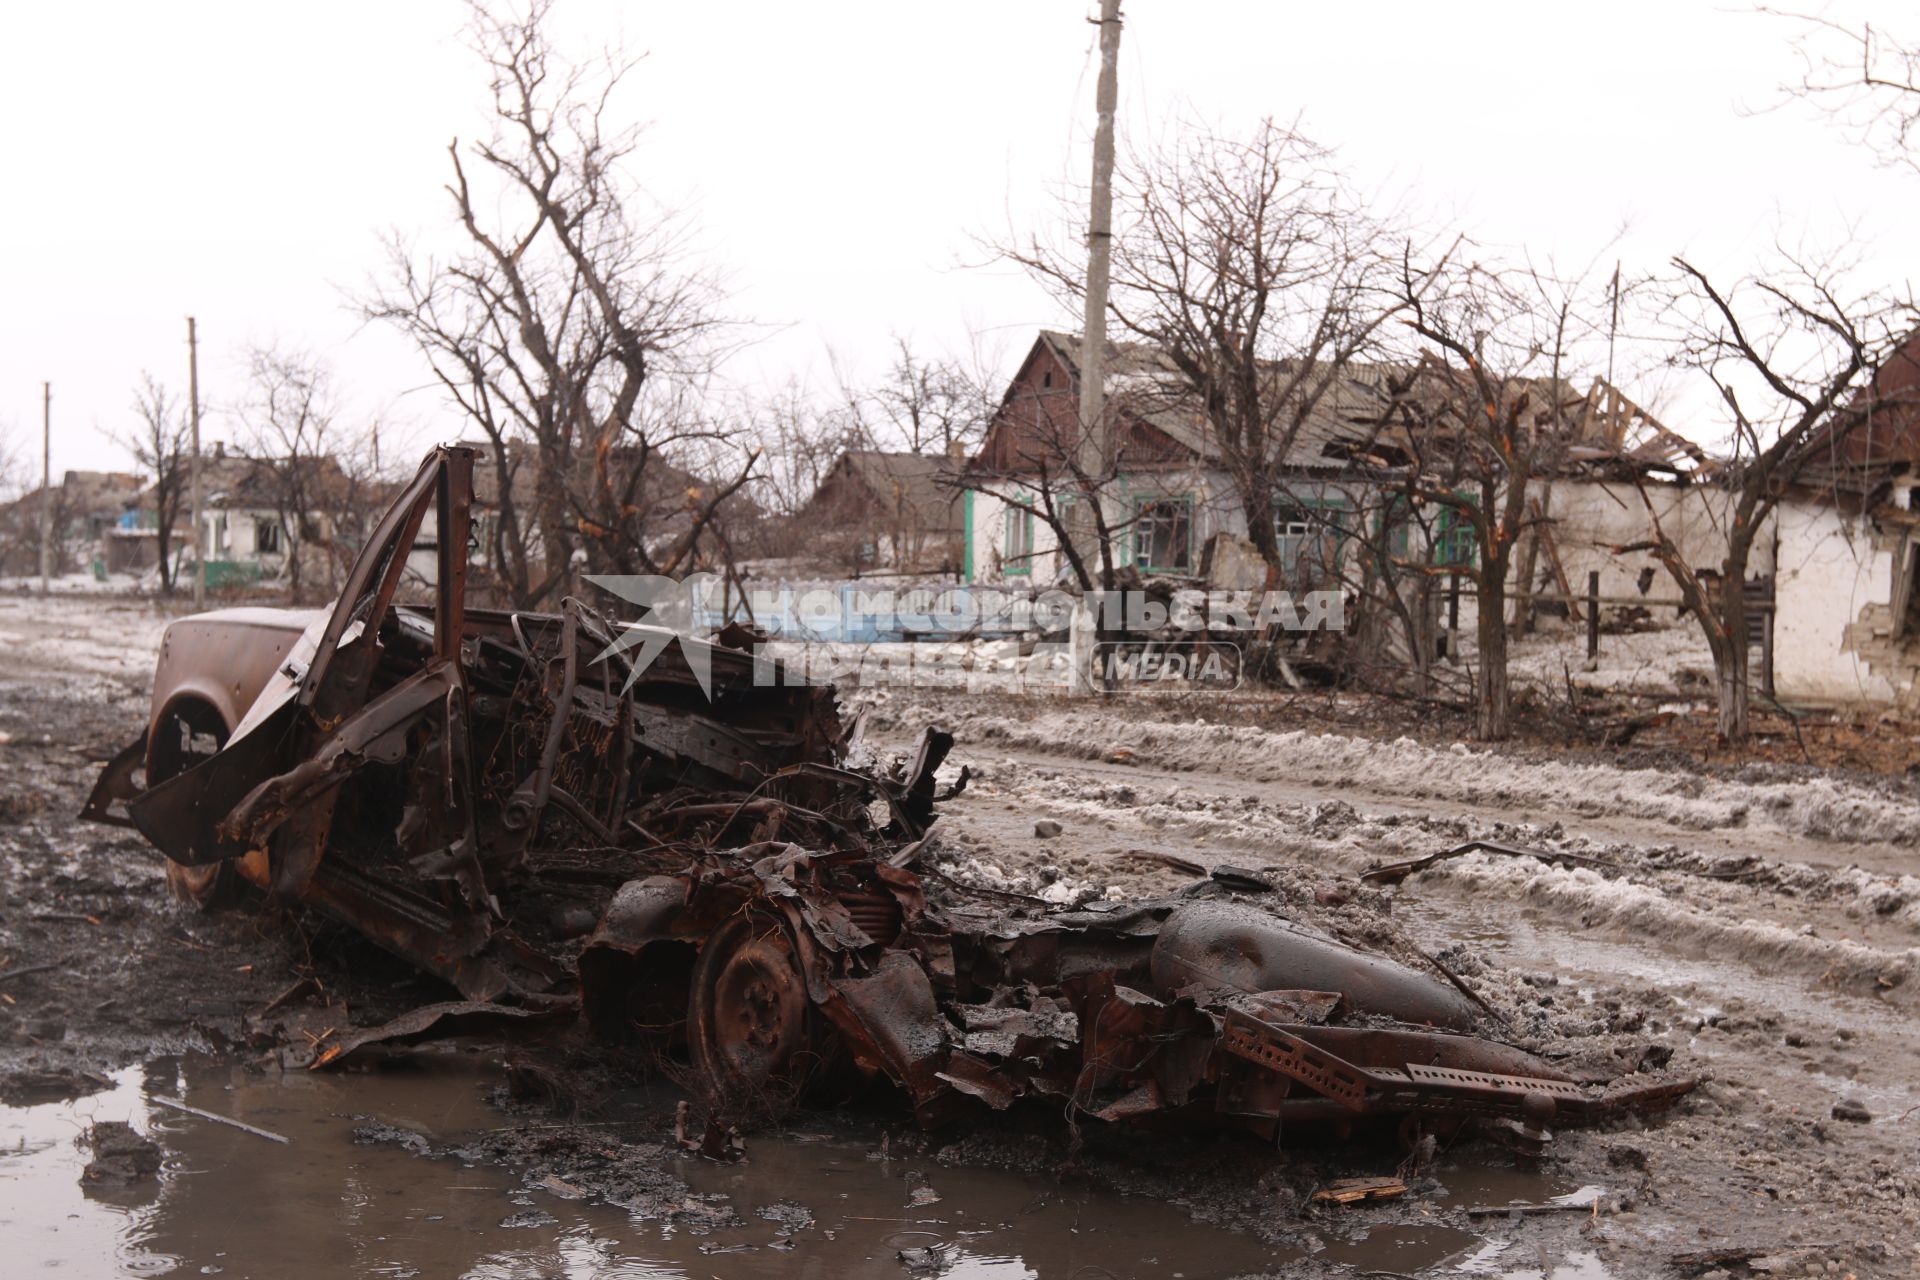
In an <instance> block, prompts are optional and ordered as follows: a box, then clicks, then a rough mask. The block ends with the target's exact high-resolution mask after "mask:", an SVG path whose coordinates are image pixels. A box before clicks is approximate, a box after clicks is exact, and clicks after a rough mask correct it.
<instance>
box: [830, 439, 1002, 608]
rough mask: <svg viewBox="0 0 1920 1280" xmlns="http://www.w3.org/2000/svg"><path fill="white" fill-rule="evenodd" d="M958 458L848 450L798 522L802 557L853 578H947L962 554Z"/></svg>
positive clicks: (962, 509) (963, 524)
mask: <svg viewBox="0 0 1920 1280" xmlns="http://www.w3.org/2000/svg"><path fill="white" fill-rule="evenodd" d="M961 466H962V459H961V458H960V457H953V456H947V455H944V454H925V453H891V452H885V451H882V450H879V449H849V450H847V451H846V452H844V453H842V454H841V455H840V457H839V458H838V459H836V460H835V461H834V463H833V465H832V466H831V467H829V468H828V470H827V474H826V475H825V476H824V477H823V478H822V479H821V481H820V485H819V487H818V488H817V489H815V490H814V492H813V496H812V497H811V498H809V499H808V501H807V504H806V506H805V508H803V509H802V511H801V513H800V517H799V520H798V522H797V523H798V528H799V533H800V535H801V537H802V538H803V539H804V540H805V542H806V546H805V548H804V550H805V553H806V554H807V555H808V556H809V557H811V558H817V559H822V560H826V561H828V562H830V563H831V564H832V566H833V567H834V568H835V569H836V570H837V571H839V572H844V573H848V574H851V575H853V576H855V577H859V576H862V575H864V574H872V573H890V574H908V575H919V576H939V577H952V576H955V575H957V574H958V573H959V572H960V568H961V563H962V561H963V560H964V558H965V555H966V537H967V530H966V521H965V514H964V512H965V505H964V502H965V500H964V498H963V497H962V495H961V493H960V489H959V486H958V485H957V484H956V483H955V481H956V480H957V478H958V476H959V473H960V470H961Z"/></svg>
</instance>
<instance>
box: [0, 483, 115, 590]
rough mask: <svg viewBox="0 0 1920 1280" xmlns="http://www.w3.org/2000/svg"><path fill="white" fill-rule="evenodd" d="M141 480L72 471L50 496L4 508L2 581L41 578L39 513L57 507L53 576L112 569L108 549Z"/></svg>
mask: <svg viewBox="0 0 1920 1280" xmlns="http://www.w3.org/2000/svg"><path fill="white" fill-rule="evenodd" d="M140 486H141V479H140V477H139V476H137V475H129V474H127V473H126V472H121V471H68V472H65V473H64V474H62V476H61V477H60V483H59V484H57V485H55V486H54V487H53V488H52V490H51V491H49V490H46V489H34V490H33V491H31V492H30V493H27V494H25V495H23V496H22V497H19V498H17V499H15V500H14V501H12V502H9V503H7V504H6V505H5V506H3V507H0V576H6V577H21V576H29V575H32V574H37V573H39V572H40V510H41V504H42V503H50V504H51V506H52V512H51V520H52V526H53V566H52V568H53V572H54V573H56V574H63V573H72V572H75V571H78V570H85V569H88V568H89V567H92V568H94V569H95V571H96V572H97V571H99V570H100V569H101V568H102V567H104V568H106V569H111V568H113V567H114V566H113V564H112V561H111V560H110V559H106V558H105V557H104V553H103V548H104V547H105V546H106V545H108V539H109V536H110V535H111V534H112V532H113V531H114V529H115V528H116V527H117V526H118V525H119V523H120V521H121V518H122V513H123V508H124V506H125V503H126V502H127V500H128V499H129V498H131V497H132V496H133V495H134V494H136V493H138V492H139V491H140Z"/></svg>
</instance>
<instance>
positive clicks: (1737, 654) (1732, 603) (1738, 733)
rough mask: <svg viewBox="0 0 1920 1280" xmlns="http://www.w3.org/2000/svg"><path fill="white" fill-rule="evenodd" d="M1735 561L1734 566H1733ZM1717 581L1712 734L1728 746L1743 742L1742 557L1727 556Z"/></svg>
mask: <svg viewBox="0 0 1920 1280" xmlns="http://www.w3.org/2000/svg"><path fill="white" fill-rule="evenodd" d="M1736 561H1737V563H1736ZM1726 564H1727V573H1726V576H1725V577H1723V578H1722V579H1721V580H1720V618H1721V625H1722V626H1723V627H1725V628H1726V638H1725V642H1724V643H1723V644H1722V645H1721V647H1720V650H1719V652H1717V653H1715V654H1714V655H1713V656H1714V664H1713V666H1714V677H1715V684H1716V685H1717V686H1718V693H1719V701H1720V714H1719V720H1718V723H1717V724H1716V726H1715V728H1716V731H1717V732H1718V733H1719V735H1720V737H1721V738H1722V739H1724V740H1725V741H1727V742H1729V743H1737V742H1744V741H1746V738H1747V728H1748V722H1747V667H1748V662H1747V657H1748V648H1747V591H1746V579H1747V566H1746V557H1744V556H1738V557H1736V556H1729V557H1728V558H1727V562H1726Z"/></svg>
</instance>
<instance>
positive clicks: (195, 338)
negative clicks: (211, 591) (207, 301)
mask: <svg viewBox="0 0 1920 1280" xmlns="http://www.w3.org/2000/svg"><path fill="white" fill-rule="evenodd" d="M187 404H188V414H189V416H190V417H191V418H192V421H193V461H192V463H191V464H190V465H189V466H188V467H187V491H188V494H189V495H190V501H189V505H190V506H191V507H192V508H193V607H194V608H196V609H204V608H206V605H207V558H206V556H205V554H203V553H202V552H201V550H200V538H201V530H200V334H199V331H198V330H197V329H196V328H195V327H194V323H193V317H192V316H188V317H187Z"/></svg>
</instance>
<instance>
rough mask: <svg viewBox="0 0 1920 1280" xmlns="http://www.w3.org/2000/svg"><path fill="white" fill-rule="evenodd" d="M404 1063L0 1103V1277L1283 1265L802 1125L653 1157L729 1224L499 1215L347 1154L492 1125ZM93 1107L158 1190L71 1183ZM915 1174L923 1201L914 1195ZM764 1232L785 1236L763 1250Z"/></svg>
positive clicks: (1009, 1178) (480, 1095)
mask: <svg viewBox="0 0 1920 1280" xmlns="http://www.w3.org/2000/svg"><path fill="white" fill-rule="evenodd" d="M420 1058H421V1060H422V1061H423V1062H424V1063H427V1064H430V1065H429V1066H428V1067H427V1068H426V1069H423V1070H419V1071H412V1072H394V1073H383V1074H379V1075H342V1076H333V1075H308V1074H302V1073H296V1074H288V1075H285V1076H281V1075H267V1076H258V1075H251V1074H249V1073H247V1072H245V1071H243V1070H240V1069H238V1068H231V1067H227V1066H223V1065H218V1064H213V1063H209V1062H206V1061H203V1060H197V1059H187V1060H184V1061H179V1062H176V1061H171V1060H160V1061H156V1062H153V1063H149V1064H147V1065H146V1066H145V1067H137V1068H129V1069H128V1070H125V1071H122V1072H120V1073H118V1074H117V1075H116V1076H115V1078H114V1079H115V1086H114V1088H113V1089H112V1090H111V1091H108V1092H105V1093H100V1094H95V1095H94V1096H92V1097H90V1098H83V1099H80V1100H78V1101H75V1102H69V1103H59V1104H50V1105H46V1106H36V1107H23V1108H0V1182H3V1183H4V1184H5V1192H4V1195H0V1239H4V1240H5V1241H6V1242H7V1243H6V1265H5V1268H4V1270H5V1271H6V1272H7V1273H8V1274H29V1273H38V1274H69V1275H84V1276H108V1275H120V1276H157V1275H170V1276H193V1275H202V1274H204V1275H224V1276H228V1277H261V1278H262V1280H267V1278H269V1277H271V1278H272V1280H306V1278H307V1277H314V1278H315V1280H318V1278H319V1277H329V1278H331V1277H339V1276H368V1277H388V1278H391V1280H406V1278H407V1277H427V1276H432V1277H441V1276H461V1277H471V1278H472V1280H533V1278H535V1277H539V1278H540V1280H547V1278H549V1277H567V1278H568V1280H613V1278H616V1277H618V1278H623V1280H624V1278H632V1280H640V1278H645V1280H693V1278H695V1277H698V1278H700V1280H706V1278H707V1277H726V1280H735V1278H736V1277H738V1278H742V1280H747V1278H752V1277H762V1276H764V1277H774V1276H780V1277H785V1276H790V1275H794V1274H797V1273H798V1274H807V1275H814V1276H832V1277H834V1278H835V1280H842V1278H843V1277H844V1278H845V1280H855V1278H858V1277H876V1278H877V1277H885V1278H886V1280H899V1278H900V1277H902V1276H905V1275H908V1274H909V1273H908V1272H907V1270H906V1269H905V1267H903V1265H902V1263H901V1261H900V1258H899V1252H900V1251H901V1250H903V1249H928V1248H931V1249H933V1250H934V1253H933V1254H932V1255H931V1256H932V1257H933V1258H934V1259H935V1260H937V1264H938V1274H940V1275H942V1276H945V1277H950V1278H952V1280H1073V1278H1075V1277H1079V1278H1080V1280H1086V1278H1087V1277H1116V1278H1126V1277H1133V1276H1141V1277H1148V1276H1151V1277H1156V1278H1158V1277H1169V1276H1181V1277H1183V1278H1184V1280H1208V1278H1210V1277H1225V1276H1232V1275H1238V1274H1244V1273H1248V1272H1261V1271H1271V1270H1275V1269H1277V1268H1280V1267H1282V1266H1284V1265H1285V1264H1286V1263H1287V1262H1289V1261H1291V1260H1294V1259H1297V1258H1299V1257H1301V1256H1302V1254H1301V1252H1300V1251H1297V1250H1287V1249H1276V1248H1273V1247H1270V1246H1267V1245H1264V1244H1262V1243H1261V1242H1259V1241H1258V1240H1255V1239H1253V1238H1252V1237H1249V1236H1246V1235H1242V1234H1239V1233H1236V1232H1231V1231H1226V1230H1222V1229H1219V1228H1214V1227H1207V1226H1202V1225H1198V1224H1195V1223H1194V1222H1192V1221H1191V1220H1190V1219H1189V1218H1188V1217H1187V1216H1186V1214H1185V1213H1184V1212H1183V1211H1182V1210H1180V1209H1178V1208H1175V1207H1173V1206H1170V1205H1166V1204H1162V1203H1158V1202H1154V1201H1149V1200H1143V1199H1139V1198H1134V1197H1124V1196H1121V1195H1119V1194H1117V1193H1111V1192H1102V1191H1095V1190H1089V1189H1085V1188H1079V1187H1068V1186H1063V1185H1061V1184H1060V1183H1058V1182H1056V1181H1055V1180H1053V1179H1051V1178H1046V1177H1039V1176H1027V1175H1021V1174H1012V1173H1001V1172H995V1171H990V1170H975V1169H948V1168H944V1167H940V1166H938V1165H935V1164H934V1163H933V1162H932V1161H930V1160H901V1159H892V1160H869V1159H868V1158H867V1154H868V1150H869V1148H868V1147H867V1146H866V1145H865V1144H858V1143H852V1142H848V1141H846V1140H844V1139H821V1140H806V1138H805V1137H804V1136H789V1137H776V1136H771V1135H766V1136H760V1137H757V1138H756V1139H755V1140H754V1142H753V1143H752V1145H751V1147H750V1150H749V1156H750V1158H749V1160H748V1161H747V1162H745V1163H743V1164H740V1165H733V1166H721V1165H713V1164H708V1163H705V1162H702V1161H699V1160H695V1159H684V1160H677V1161H676V1164H675V1169H674V1172H675V1173H677V1174H679V1175H680V1176H682V1177H684V1178H686V1180H687V1181H688V1182H689V1183H690V1184H691V1185H692V1186H693V1187H694V1189H695V1191H696V1192H697V1193H716V1194H723V1195H726V1196H728V1197H730V1199H731V1203H732V1205H733V1207H734V1208H735V1210H736V1211H737V1212H738V1214H739V1215H740V1217H741V1218H743V1219H745V1221H746V1223H747V1225H745V1226H742V1227H737V1228H719V1229H715V1230H713V1231H711V1232H708V1233H695V1232H693V1231H689V1230H686V1229H682V1228H677V1227H674V1226H670V1225H663V1224H660V1223H654V1222H639V1221H635V1220H634V1219H632V1218H631V1217H629V1216H628V1215H627V1214H626V1213H624V1212H622V1211H620V1210H617V1209H613V1208H610V1207H606V1206H595V1205H591V1204H584V1203H579V1202H573V1201H566V1200H561V1199H558V1198H556V1197H553V1196H548V1195H544V1194H540V1195H535V1196H534V1197H532V1198H533V1199H534V1201H535V1206H534V1207H535V1208H536V1209H537V1210H541V1211H544V1213H545V1214H546V1215H549V1216H550V1217H551V1219H552V1220H551V1221H547V1220H545V1219H544V1218H542V1219H541V1220H540V1225H536V1226H523V1227H510V1226H504V1225H502V1223H503V1220H505V1219H509V1218H511V1217H512V1216H514V1215H516V1214H520V1215H525V1214H527V1213H529V1212H531V1210H529V1209H527V1207H526V1206H524V1205H518V1204H515V1203H514V1202H513V1200H512V1199H510V1196H511V1195H512V1194H513V1193H514V1191H515V1189H516V1188H517V1186H518V1183H517V1181H516V1180H515V1179H514V1178H513V1177H512V1176H511V1175H510V1174H509V1173H508V1172H507V1171H504V1170H499V1169H491V1168H464V1167H462V1166H460V1165H458V1164H457V1163H454V1162H451V1161H435V1160H424V1159H421V1158H419V1157H417V1156H413V1155H410V1154H408V1153H407V1152H405V1151H403V1150H401V1149H399V1148H397V1147H393V1146H385V1145H380V1146H358V1145H355V1144H354V1142H353V1139H352V1130H353V1127H354V1125H355V1124H356V1123H357V1121H356V1118H355V1117H356V1116H373V1117H376V1118H378V1119H380V1120H383V1121H385V1122H387V1123H389V1124H393V1125H396V1126H399V1127H402V1128H408V1129H414V1130H417V1131H419V1132H422V1133H425V1134H427V1135H429V1136H430V1137H432V1138H433V1139H434V1140H435V1141H436V1142H449V1141H452V1140H455V1139H457V1138H459V1137H460V1136H462V1135H464V1134H468V1133H472V1132H474V1131H475V1130H478V1129H484V1128H490V1127H495V1126H497V1125H498V1124H499V1123H500V1121H501V1117H500V1116H499V1114H498V1113H497V1112H495V1111H493V1110H492V1109H491V1108H489V1107H488V1106H487V1105H486V1103H485V1101H484V1098H485V1095H486V1093H487V1092H488V1091H489V1090H491V1089H492V1088H493V1087H494V1085H495V1084H496V1083H497V1082H498V1079H497V1076H496V1075H495V1074H494V1073H493V1071H492V1069H491V1068H490V1067H487V1066H485V1065H483V1064H482V1063H480V1062H479V1061H478V1060H476V1059H475V1058H473V1057H471V1056H466V1055H459V1054H425V1055H420ZM154 1094H163V1095H172V1096H178V1097H184V1098H185V1099H186V1100H187V1101H188V1102H189V1103H191V1104H192V1105H194V1106H196V1107H200V1108H203V1109H205V1110H207V1111H212V1112H217V1113H219V1114H221V1115H224V1116H229V1117H232V1118H234V1119H237V1120H243V1121H245V1122H246V1123H248V1124H251V1125H254V1126H257V1127H259V1128H262V1129H267V1130H270V1131H272V1132H275V1133H279V1134H282V1135H284V1136H286V1137H287V1138H288V1139H290V1141H289V1142H288V1143H287V1144H286V1145H284V1146H282V1145H278V1144H275V1143H271V1142H268V1141H266V1140H264V1139H262V1138H259V1137H257V1136H254V1135H252V1134H248V1133H244V1132H241V1131H239V1130H236V1129H232V1128H229V1127H227V1126H225V1125H221V1124H216V1123H213V1122H211V1121H208V1120H204V1119H201V1118H199V1117H196V1116H191V1115H183V1114H180V1113H178V1112H174V1111H170V1110H167V1109H165V1108H162V1107H160V1106H158V1105H156V1104H154V1103H152V1102H150V1101H149V1096H150V1095H154ZM94 1120H125V1121H128V1122H129V1123H131V1124H132V1125H133V1127H134V1128H136V1129H138V1130H140V1131H141V1132H143V1133H147V1134H149V1135H150V1136H152V1137H154V1138H155V1139H157V1140H158V1141H159V1142H160V1143H161V1145H162V1146H163V1147H164V1148H165V1149H166V1151H167V1163H166V1166H165V1167H164V1169H163V1171H162V1175H161V1177H160V1179H159V1180H158V1181H157V1182H149V1183H147V1184H146V1185H145V1186H144V1187H141V1188H137V1189H135V1190H133V1191H131V1192H128V1193H122V1194H117V1195H111V1196H102V1195H88V1194H86V1193H83V1192H82V1190H81V1187H80V1183H79V1177H80V1171H81V1169H82V1168H83V1167H84V1165H85V1163H86V1159H87V1157H86V1154H85V1153H84V1152H83V1151H82V1150H81V1149H80V1148H79V1147H78V1146H77V1145H76V1143H75V1139H76V1138H77V1137H79V1136H80V1135H81V1134H82V1133H83V1132H84V1131H85V1129H86V1126H87V1125H88V1124H89V1123H91V1122H92V1121H94ZM922 1186H925V1187H931V1188H932V1193H933V1194H937V1196H938V1199H937V1200H936V1199H932V1198H931V1196H930V1195H929V1193H928V1192H925V1191H921V1192H920V1193H919V1194H918V1195H916V1194H915V1188H916V1187H922ZM916 1200H918V1201H919V1202H920V1203H917V1204H916V1203H915V1201H916ZM781 1201H787V1202H797V1203H799V1204H802V1205H805V1206H806V1207H807V1208H808V1209H809V1210H810V1211H811V1212H812V1214H813V1216H814V1221H813V1223H812V1225H811V1226H809V1227H806V1228H804V1229H801V1230H799V1231H797V1232H795V1233H794V1234H793V1236H792V1237H791V1240H790V1241H787V1240H784V1239H783V1236H782V1228H781V1227H780V1226H778V1225H777V1224H775V1223H773V1222H770V1221H766V1220H763V1219H761V1218H759V1217H757V1216H756V1215H755V1211H756V1210H757V1209H759V1208H760V1207H762V1206H764V1205H770V1204H773V1203H775V1202H781ZM1459 1234H1464V1233H1459ZM785 1243H791V1245H792V1246H793V1247H792V1248H791V1249H787V1248H782V1247H779V1246H780V1245H782V1244H785ZM1383 1247H1384V1246H1383ZM1398 1247H1399V1246H1397V1245H1396V1246H1395V1248H1398ZM1378 1256H1380V1255H1378V1254H1369V1257H1370V1258H1377V1257H1378ZM1393 1256H1395V1257H1400V1256H1402V1255H1401V1254H1400V1253H1394V1254H1393ZM1407 1256H1408V1257H1409V1258H1410V1257H1411V1255H1407ZM1372 1265H1375V1266H1378V1265H1380V1264H1379V1263H1378V1262H1377V1261H1374V1262H1373V1263H1372ZM921 1274H933V1273H932V1272H926V1273H921Z"/></svg>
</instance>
